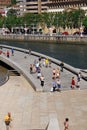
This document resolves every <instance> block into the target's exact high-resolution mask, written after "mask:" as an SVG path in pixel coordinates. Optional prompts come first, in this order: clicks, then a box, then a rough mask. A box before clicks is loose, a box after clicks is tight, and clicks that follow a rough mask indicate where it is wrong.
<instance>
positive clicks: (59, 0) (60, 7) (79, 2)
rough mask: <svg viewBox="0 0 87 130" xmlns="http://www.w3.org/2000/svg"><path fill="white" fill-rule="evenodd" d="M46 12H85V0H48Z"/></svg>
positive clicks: (86, 4)
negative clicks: (74, 10)
mask: <svg viewBox="0 0 87 130" xmlns="http://www.w3.org/2000/svg"><path fill="white" fill-rule="evenodd" d="M47 6H48V12H62V11H64V10H67V9H78V8H81V9H84V10H87V0H49V2H48V4H47Z"/></svg>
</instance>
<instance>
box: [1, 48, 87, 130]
mask: <svg viewBox="0 0 87 130" xmlns="http://www.w3.org/2000/svg"><path fill="white" fill-rule="evenodd" d="M3 52H6V49H4V48H3ZM25 55H26V56H27V58H24V57H25ZM36 58H37V57H36V56H34V55H31V56H29V55H28V54H25V53H23V52H18V51H15V54H14V56H10V60H12V61H13V62H16V63H17V64H18V65H20V66H21V67H22V68H23V70H24V71H25V72H29V66H30V63H31V64H32V63H33V62H34V60H35V59H36ZM57 67H58V65H55V64H53V63H52V68H45V67H42V72H43V74H44V76H45V86H44V88H43V90H44V91H43V92H36V91H35V90H34V89H33V88H32V86H31V84H30V83H29V82H28V81H27V80H26V79H25V77H24V76H23V75H21V76H10V79H9V80H8V82H6V84H4V85H3V86H1V87H0V130H5V129H6V128H5V124H4V116H5V115H6V114H7V112H11V114H12V119H13V121H12V124H11V128H10V130H45V128H46V127H47V125H48V124H49V121H50V119H52V118H53V119H54V118H55V119H57V120H58V124H59V128H60V130H64V126H63V123H64V119H65V118H66V117H68V118H69V120H70V121H69V127H70V129H69V130H87V123H86V122H87V82H86V81H84V80H83V79H82V80H81V83H80V86H81V89H80V90H78V89H75V90H71V88H70V85H71V78H72V76H75V78H76V75H74V74H73V73H71V72H69V71H67V70H65V69H64V72H61V81H62V91H61V92H57V91H56V92H50V88H51V87H52V76H51V75H52V69H53V68H57ZM32 76H33V78H34V79H36V80H35V81H36V82H37V84H40V80H39V79H37V74H33V75H32ZM54 121H55V120H54Z"/></svg>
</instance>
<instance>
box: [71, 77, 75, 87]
mask: <svg viewBox="0 0 87 130" xmlns="http://www.w3.org/2000/svg"><path fill="white" fill-rule="evenodd" d="M71 88H72V89H74V88H75V78H74V77H72V81H71Z"/></svg>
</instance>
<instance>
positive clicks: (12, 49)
mask: <svg viewBox="0 0 87 130" xmlns="http://www.w3.org/2000/svg"><path fill="white" fill-rule="evenodd" d="M11 55H12V56H14V48H11Z"/></svg>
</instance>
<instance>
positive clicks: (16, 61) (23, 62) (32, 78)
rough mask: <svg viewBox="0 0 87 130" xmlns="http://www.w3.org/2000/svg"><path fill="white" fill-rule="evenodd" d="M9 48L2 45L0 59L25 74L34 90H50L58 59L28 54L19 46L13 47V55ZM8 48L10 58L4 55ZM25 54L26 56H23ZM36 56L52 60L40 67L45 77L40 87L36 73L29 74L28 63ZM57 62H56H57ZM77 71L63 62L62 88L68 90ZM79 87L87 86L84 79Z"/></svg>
mask: <svg viewBox="0 0 87 130" xmlns="http://www.w3.org/2000/svg"><path fill="white" fill-rule="evenodd" d="M11 48H12V47H9V46H3V52H4V54H1V55H0V59H1V60H2V61H4V62H6V63H7V64H9V65H11V66H12V67H13V68H15V69H16V70H17V71H19V72H20V73H21V74H23V75H24V76H25V78H26V79H27V80H28V81H29V82H30V83H31V84H32V86H33V87H34V89H35V90H36V91H42V90H43V91H44V92H46V91H50V89H51V87H52V82H53V80H52V70H53V68H58V67H59V66H58V64H59V63H60V61H56V60H55V59H53V58H50V57H47V56H45V55H41V54H39V53H34V52H32V55H29V54H27V53H25V51H26V52H28V50H24V49H20V48H14V49H15V51H14V56H12V55H11ZM7 50H9V51H10V58H7V57H6V56H5V54H6V51H7ZM25 56H26V58H25ZM38 56H42V57H47V58H48V59H51V60H52V61H53V62H52V67H48V68H46V67H43V66H42V68H41V71H42V73H43V75H44V77H45V85H44V87H43V89H42V87H41V85H40V80H39V79H37V73H35V74H30V69H29V68H30V64H33V63H34V61H35V60H38ZM57 63H58V64H57ZM68 69H70V70H71V71H72V72H73V73H72V72H70V71H68ZM78 72H79V70H78V69H76V68H73V67H72V66H69V65H66V64H65V69H64V72H61V85H62V90H70V89H71V88H70V86H71V79H72V77H73V76H75V78H77V76H76V74H77V73H78ZM83 77H84V76H83ZM80 86H81V87H80V88H81V89H86V88H87V82H86V81H85V80H83V79H82V80H81V82H80Z"/></svg>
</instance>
